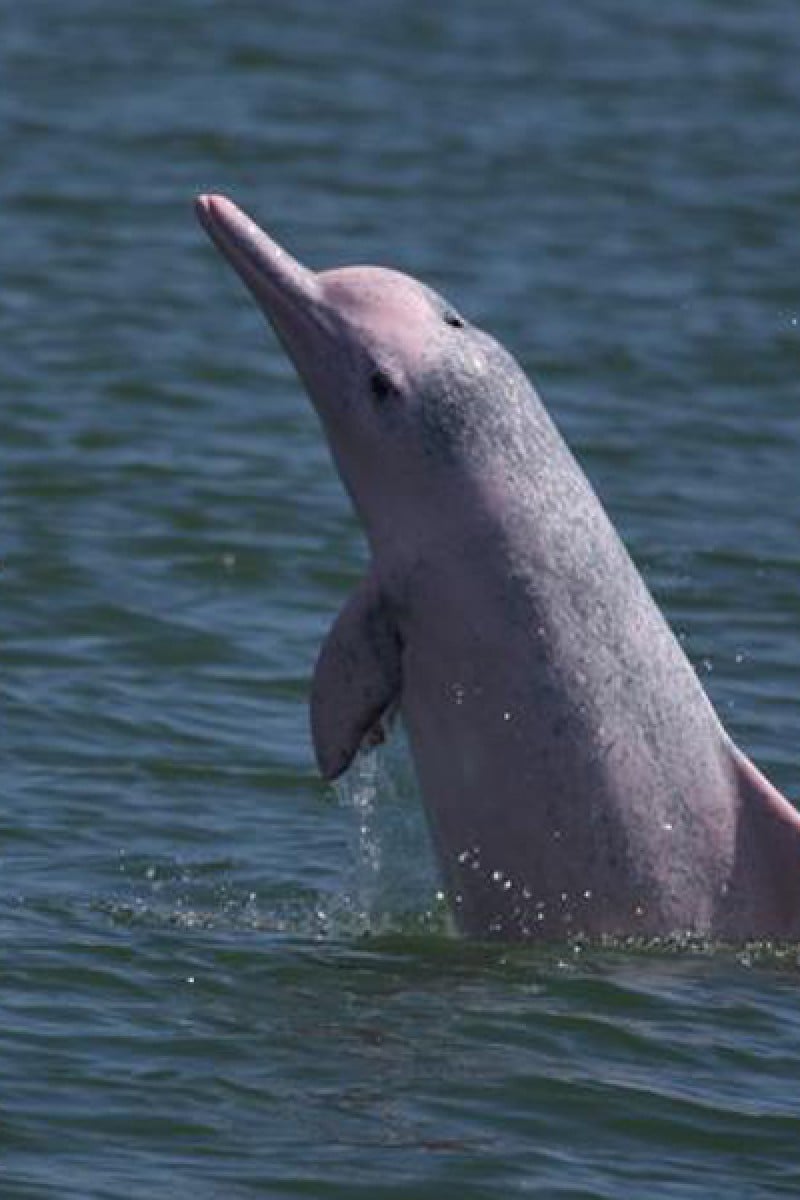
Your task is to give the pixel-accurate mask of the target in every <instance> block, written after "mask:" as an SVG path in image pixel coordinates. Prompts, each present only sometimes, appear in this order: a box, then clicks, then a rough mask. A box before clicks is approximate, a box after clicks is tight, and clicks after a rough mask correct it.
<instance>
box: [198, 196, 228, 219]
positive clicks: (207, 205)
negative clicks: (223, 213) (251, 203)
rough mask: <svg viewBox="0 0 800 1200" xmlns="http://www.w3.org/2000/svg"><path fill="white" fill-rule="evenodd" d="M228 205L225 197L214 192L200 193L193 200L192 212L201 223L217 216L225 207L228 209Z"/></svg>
mask: <svg viewBox="0 0 800 1200" xmlns="http://www.w3.org/2000/svg"><path fill="white" fill-rule="evenodd" d="M230 203H231V202H230V200H229V199H228V198H227V196H221V195H219V194H218V193H216V192H200V194H199V195H198V196H195V198H194V210H195V212H196V213H197V215H198V217H199V218H200V220H201V221H202V220H207V219H208V218H209V217H214V216H217V215H219V211H220V209H222V208H224V207H225V206H226V205H227V206H229V207H230Z"/></svg>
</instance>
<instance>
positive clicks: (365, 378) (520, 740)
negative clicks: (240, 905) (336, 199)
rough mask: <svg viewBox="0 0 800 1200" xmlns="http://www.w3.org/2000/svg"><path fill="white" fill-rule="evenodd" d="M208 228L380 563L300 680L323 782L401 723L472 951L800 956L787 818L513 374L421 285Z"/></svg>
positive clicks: (796, 844)
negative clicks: (307, 409)
mask: <svg viewBox="0 0 800 1200" xmlns="http://www.w3.org/2000/svg"><path fill="white" fill-rule="evenodd" d="M198 211H199V216H200V219H201V221H202V223H203V225H204V226H205V228H206V229H207V231H208V232H209V234H210V235H211V237H212V238H213V239H214V241H215V242H216V244H217V245H218V247H219V248H220V249H221V250H222V252H223V253H224V254H225V255H226V256H227V257H228V259H229V260H230V261H231V262H232V264H233V266H234V267H235V268H236V269H237V271H238V272H239V274H240V275H241V276H242V278H243V279H244V281H245V282H246V283H247V285H248V286H249V287H250V289H251V291H252V292H253V294H254V296H255V298H256V300H257V301H258V302H259V304H260V305H261V307H262V308H263V310H264V312H265V314H266V316H267V317H268V319H269V320H270V322H271V323H272V325H273V326H274V328H275V330H276V332H277V334H278V336H279V338H280V339H281V341H282V343H283V344H284V346H285V348H286V350H287V351H288V353H289V355H290V356H291V358H292V359H293V361H294V363H295V365H296V367H297V369H298V371H299V373H300V375H301V377H302V379H303V381H304V382H305V384H306V387H307V389H308V391H309V393H310V395H311V398H312V400H313V402H314V405H315V407H316V409H317V412H318V413H319V416H320V418H321V420H322V423H323V426H324V428H325V431H326V434H327V436H328V439H329V442H330V445H331V449H332V452H333V456H334V459H335V461H336V464H337V466H338V469H339V471H340V473H341V476H342V479H343V480H344V483H345V485H346V487H347V489H348V491H349V492H350V495H351V497H352V499H353V503H354V505H355V507H356V510H357V512H358V514H359V516H360V518H361V520H362V522H363V525H364V529H365V531H366V535H367V538H368V541H369V546H370V550H371V557H372V566H371V569H370V571H369V574H368V575H367V577H366V579H365V580H364V581H363V583H362V585H361V586H360V587H359V588H358V589H357V591H356V592H355V594H354V595H353V596H351V598H350V600H349V601H348V603H347V604H346V606H345V608H344V609H343V611H342V613H341V614H340V615H339V617H338V619H337V621H336V622H335V624H334V626H333V629H332V631H331V633H330V635H329V636H328V638H327V640H326V642H325V644H324V645H323V647H322V650H321V653H320V656H319V661H318V663H317V667H316V672H315V676H314V684H313V691H312V700H311V716H312V731H313V738H314V745H315V749H316V754H317V759H318V762H319V766H320V769H321V771H322V774H323V775H324V776H325V777H326V778H327V779H332V778H335V777H336V776H337V775H339V774H340V773H341V772H342V771H344V770H345V769H346V767H347V766H348V765H349V764H350V762H351V761H352V759H353V756H354V754H355V753H356V751H357V749H358V747H359V746H360V745H361V744H362V743H363V741H364V739H365V738H370V737H371V736H373V734H374V730H375V728H376V725H377V724H378V723H379V722H380V721H381V718H382V716H383V715H384V714H386V713H387V712H388V711H389V710H393V709H394V707H395V706H399V707H400V709H401V711H402V715H403V718H404V721H405V724H406V727H407V731H408V734H409V738H410V743H411V749H412V753H413V757H414V762H415V764H416V768H417V773H418V776H419V782H420V786H421V790H422V793H423V796H424V799H425V803H426V808H427V813H428V818H429V822H430V827H431V831H432V835H433V839H434V842H435V845H436V851H437V854H438V859H439V862H440V865H441V869H442V874H443V878H444V881H445V884H446V888H447V893H448V896H449V899H450V902H451V904H452V908H453V912H454V914H455V916H456V919H457V921H458V924H459V926H460V927H461V928H462V929H463V930H464V931H465V932H468V933H470V934H473V935H477V936H481V937H499V938H504V939H527V938H537V937H540V938H548V939H559V938H563V937H565V936H568V935H572V934H584V935H588V936H599V935H612V936H613V935H623V936H626V935H641V936H656V935H662V936H666V935H671V934H684V933H694V934H699V935H707V936H713V937H716V938H726V939H727V938H730V939H740V938H743V937H764V936H770V937H778V936H779V937H792V936H795V935H796V934H797V931H798V924H799V923H800V817H798V814H797V813H796V812H795V810H794V809H793V808H792V806H791V805H790V804H789V803H788V802H787V801H786V800H785V799H784V798H783V797H782V796H781V795H780V794H779V793H778V792H777V791H776V790H775V789H774V788H773V787H772V786H771V785H770V784H769V783H768V782H767V781H766V780H765V779H764V778H763V776H762V775H760V774H759V772H758V771H757V770H756V768H755V767H754V766H753V765H752V764H751V763H750V762H749V761H748V760H747V759H746V758H745V757H744V755H742V754H741V753H740V751H738V750H737V749H736V747H735V746H734V745H733V743H732V742H731V741H730V739H729V737H728V736H727V734H726V733H725V731H724V730H723V729H722V727H721V725H720V723H719V721H718V719H717V717H716V715H715V713H714V711H713V709H712V708H711V705H710V704H709V702H708V699H707V698H706V695H705V693H704V692H703V690H702V688H701V687H700V684H699V683H698V680H697V678H696V676H695V673H694V671H693V670H692V668H691V666H690V665H689V663H688V662H687V660H686V658H685V656H684V654H683V651H682V650H681V648H680V646H679V645H678V643H677V641H676V639H675V638H674V637H673V635H672V633H671V632H670V630H669V628H668V626H667V625H666V623H665V621H664V620H663V618H662V616H661V614H660V613H659V611H658V609H657V608H656V606H655V604H654V603H653V600H652V599H651V597H650V595H649V593H648V591H647V589H646V587H645V585H644V583H643V582H642V579H641V577H640V576H639V574H638V572H637V571H636V568H635V567H634V565H633V563H632V562H631V560H630V558H629V556H628V554H627V552H626V550H625V548H624V547H623V545H622V543H621V541H620V540H619V538H618V537H617V535H616V533H615V531H614V529H613V528H612V526H611V524H610V522H609V520H608V518H607V516H606V514H605V512H604V510H603V508H602V506H601V505H600V503H599V501H598V499H597V497H596V496H595V494H594V492H593V491H592V489H591V487H590V485H589V483H588V482H587V480H586V478H585V476H584V475H583V473H582V471H581V470H580V468H579V467H578V465H577V463H576V462H575V460H574V459H573V457H572V455H571V454H570V452H569V450H568V449H567V447H566V446H565V444H564V442H563V441H562V439H561V437H560V436H559V434H558V432H557V430H556V429H555V427H554V425H553V424H552V422H551V421H550V419H549V417H548V415H547V413H546V412H545V410H544V408H543V407H542V405H541V403H540V401H539V399H538V397H537V395H536V393H535V392H534V390H533V388H532V387H531V385H530V384H529V382H528V380H527V379H526V378H525V376H524V374H523V373H522V371H521V370H520V368H519V367H518V366H517V364H516V363H515V361H514V360H513V359H512V358H511V356H510V355H509V354H507V353H506V351H505V350H503V349H502V347H500V346H499V345H498V344H497V343H496V342H495V341H493V340H492V338H490V337H489V336H488V335H486V334H485V333H482V332H480V331H479V330H477V329H473V328H471V327H469V326H468V325H466V324H464V323H463V322H461V321H460V319H459V318H457V317H456V316H455V314H453V312H452V310H450V309H449V307H448V306H447V305H446V304H445V302H444V301H443V300H441V299H440V298H439V297H438V296H436V295H435V294H434V293H433V292H431V291H430V290H429V289H427V288H425V287H423V286H422V285H421V284H419V283H417V282H416V281H414V280H412V279H409V278H407V277H405V276H403V275H400V274H398V273H396V272H393V271H387V270H383V269H378V268H367V267H354V268H347V269H343V270H337V271H326V272H323V273H321V274H319V275H315V274H314V273H313V272H311V271H308V270H306V269H305V268H303V267H301V266H300V265H299V264H298V263H296V262H295V261H294V260H293V259H291V258H290V257H289V256H288V255H286V254H285V252H284V251H282V250H281V249H280V248H279V247H277V246H276V245H275V243H274V242H272V241H271V240H270V239H269V238H268V237H267V235H266V234H264V233H263V232H262V231H261V230H259V229H258V227H257V226H256V225H254V224H253V222H251V221H250V220H249V218H247V217H246V216H245V215H244V214H243V213H242V212H241V211H240V210H239V209H237V208H236V207H235V206H234V205H233V204H232V203H231V202H230V201H227V200H225V199H223V198H221V197H213V196H211V197H201V198H200V200H199V201H198Z"/></svg>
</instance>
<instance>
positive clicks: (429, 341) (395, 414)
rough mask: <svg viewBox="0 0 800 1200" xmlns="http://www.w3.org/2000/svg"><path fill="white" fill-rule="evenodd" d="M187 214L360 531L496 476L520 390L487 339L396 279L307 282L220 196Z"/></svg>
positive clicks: (360, 271) (372, 275)
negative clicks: (330, 463) (315, 428)
mask: <svg viewBox="0 0 800 1200" xmlns="http://www.w3.org/2000/svg"><path fill="white" fill-rule="evenodd" d="M197 210H198V215H199V218H200V221H201V223H202V224H203V226H204V228H205V229H206V231H207V232H208V233H209V235H210V236H211V238H212V240H213V241H214V243H215V244H216V245H217V247H218V248H219V249H220V250H221V251H222V253H223V254H224V255H225V257H226V258H227V259H228V260H229V261H230V263H231V264H232V265H233V267H234V268H235V269H236V271H237V272H238V273H239V275H240V276H241V278H242V279H243V281H244V282H245V283H246V285H247V286H248V288H249V289H250V291H251V292H252V294H253V296H254V297H255V299H256V301H257V302H258V304H259V306H260V307H261V309H262V310H263V312H264V314H265V315H266V317H267V319H268V320H269V322H270V324H271V325H272V327H273V328H274V330H275V332H276V333H277V335H278V337H279V339H280V341H281V343H282V344H283V346H284V348H285V350H286V351H287V353H288V354H289V357H290V358H291V359H292V361H293V363H294V365H295V367H296V369H297V371H298V373H299V375H300V377H301V378H302V380H303V382H304V384H305V386H306V388H307V390H308V392H309V395H310V396H311V399H312V401H313V403H314V406H315V408H316V410H317V413H318V415H319V417H320V419H321V420H322V423H323V426H324V428H325V431H326V433H327V436H328V439H329V442H330V445H331V449H332V452H333V455H334V458H335V460H336V463H337V466H338V468H339V471H340V473H341V475H342V478H343V480H344V482H345V485H346V486H347V488H348V490H349V492H350V494H351V496H352V498H353V500H354V503H355V505H356V508H357V510H358V511H359V514H360V516H361V517H362V520H363V521H364V524H365V526H366V528H367V532H368V534H369V533H370V532H371V531H372V530H374V529H375V528H376V526H380V525H383V526H387V525H390V524H391V523H392V522H395V521H397V520H398V519H399V518H400V519H402V523H403V526H404V528H405V530H406V531H408V529H409V522H411V524H412V525H413V524H417V523H418V522H424V521H425V520H426V519H429V516H430V511H431V510H430V506H431V505H435V506H440V507H441V506H444V507H445V508H447V507H448V506H450V505H452V504H453V503H455V504H456V505H460V504H461V502H462V500H463V498H464V495H465V493H466V491H467V490H469V485H470V482H471V481H474V478H475V476H476V474H477V468H480V472H481V473H482V474H483V476H484V477H485V476H486V473H487V467H488V468H489V474H490V475H491V473H492V462H493V460H494V459H496V460H497V461H496V464H495V467H496V470H498V471H502V472H504V473H505V474H506V475H507V474H508V472H509V469H510V468H512V467H513V460H514V459H515V457H518V456H517V455H515V454H514V449H515V447H517V448H520V447H521V444H522V443H521V441H520V438H521V437H522V438H523V439H524V428H525V427H526V426H527V423H528V415H529V414H528V415H526V410H530V407H531V406H530V403H529V402H530V398H531V396H532V390H531V389H530V385H529V384H528V382H527V380H526V379H525V376H524V375H523V373H522V372H521V371H520V369H519V367H517V365H516V363H515V362H514V360H513V359H512V358H511V356H510V355H508V354H507V352H506V351H504V350H503V349H502V347H500V346H499V345H498V344H497V343H496V342H495V341H494V340H493V339H492V338H490V337H489V336H488V335H487V334H485V333H482V332H481V331H479V330H477V329H475V328H474V327H472V326H470V325H469V324H468V323H467V322H466V321H465V320H464V319H463V318H462V317H461V316H460V315H459V314H458V313H457V312H456V311H455V310H454V309H453V308H452V307H451V306H450V305H449V304H448V303H447V302H446V301H445V300H443V299H442V298H441V297H440V296H438V295H437V294H436V293H435V292H433V291H432V290H431V289H430V288H428V287H426V286H425V285H424V284H421V283H419V282H418V281H417V280H415V279H412V278H410V277H409V276H407V275H403V274H401V273H400V272H398V271H392V270H388V269H386V268H382V267H344V268H341V269H337V270H332V271H323V272H320V273H315V272H313V271H310V270H309V269H308V268H306V267H304V266H302V265H301V264H300V263H298V262H297V261H296V260H295V259H293V258H292V257H291V256H290V255H289V254H287V253H286V251H285V250H283V249H281V247H280V246H278V245H277V244H276V243H275V242H274V241H273V240H272V239H271V238H270V237H268V235H267V234H266V233H264V231H263V230H261V229H260V228H259V227H258V226H257V225H256V224H255V223H254V222H253V221H252V220H251V219H250V218H249V217H248V216H246V214H245V213H243V212H242V211H241V210H240V209H239V208H237V207H236V205H234V204H233V203H231V201H229V200H227V199H225V198H224V197H221V196H201V197H199V199H198V201H197ZM496 452H499V453H496ZM501 461H502V466H501V465H500V463H501ZM454 468H456V469H455V470H454ZM459 468H460V469H459ZM426 513H427V517H426V515H425V514H426ZM384 535H385V534H384Z"/></svg>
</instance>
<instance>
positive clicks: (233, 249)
mask: <svg viewBox="0 0 800 1200" xmlns="http://www.w3.org/2000/svg"><path fill="white" fill-rule="evenodd" d="M195 204H196V209H197V215H198V217H199V220H200V223H201V224H202V226H203V228H204V229H205V231H206V233H207V234H208V235H209V237H210V238H211V240H212V241H213V242H214V244H215V246H216V247H217V249H218V250H220V252H221V253H222V254H223V255H224V256H225V258H226V259H227V260H228V262H229V263H230V264H231V266H232V267H233V268H234V270H235V271H236V272H237V274H238V275H239V277H240V278H241V280H242V282H243V283H245V284H246V286H247V287H248V288H249V290H250V291H251V292H252V293H253V296H254V297H255V299H256V300H257V301H258V303H259V305H260V306H261V308H262V309H263V310H264V312H265V314H266V315H267V317H268V318H269V320H270V321H271V322H272V323H273V324H274V325H275V326H276V329H277V330H278V331H279V332H280V327H281V326H282V325H283V323H284V321H283V320H282V318H284V320H285V317H286V316H290V317H291V320H292V323H294V322H295V321H296V320H297V319H298V318H300V319H305V320H309V319H310V320H311V321H312V322H313V323H314V324H315V325H319V324H321V323H322V322H321V321H320V317H321V315H322V314H321V313H320V311H319V285H318V283H317V279H316V276H315V275H314V273H313V271H309V270H308V269H307V268H306V267H303V266H302V265H301V264H300V263H298V262H296V261H295V259H293V258H292V256H291V255H290V254H288V253H287V252H286V251H285V250H282V249H281V247H280V246H279V245H278V244H277V243H276V242H273V241H272V239H271V238H270V237H268V235H267V234H266V233H264V231H263V230H262V229H260V228H259V226H258V225H257V224H256V223H255V221H253V220H251V219H250V217H248V216H247V214H246V213H244V212H242V210H241V209H240V208H238V207H237V206H236V205H235V204H233V203H232V202H231V201H230V200H227V199H226V198H225V197H224V196H214V195H202V196H198V198H197V200H196V202H195Z"/></svg>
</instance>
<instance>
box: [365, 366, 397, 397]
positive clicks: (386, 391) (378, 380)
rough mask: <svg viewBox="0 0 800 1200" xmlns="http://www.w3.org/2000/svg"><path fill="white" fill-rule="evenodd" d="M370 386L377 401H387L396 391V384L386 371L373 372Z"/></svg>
mask: <svg viewBox="0 0 800 1200" xmlns="http://www.w3.org/2000/svg"><path fill="white" fill-rule="evenodd" d="M369 386H370V387H371V388H372V394H373V396H374V397H375V399H376V400H385V399H386V398H387V396H391V394H392V392H393V391H394V390H395V388H394V384H393V383H392V381H391V379H390V378H389V376H388V375H387V374H386V372H385V371H373V372H372V374H371V375H370V377H369Z"/></svg>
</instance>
